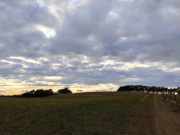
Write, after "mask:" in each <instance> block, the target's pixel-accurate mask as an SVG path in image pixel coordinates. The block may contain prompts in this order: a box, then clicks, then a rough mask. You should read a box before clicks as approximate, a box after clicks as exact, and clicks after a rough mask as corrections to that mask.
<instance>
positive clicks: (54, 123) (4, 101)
mask: <svg viewBox="0 0 180 135" xmlns="http://www.w3.org/2000/svg"><path fill="white" fill-rule="evenodd" d="M145 96H146V94H142V93H133V92H118V93H117V92H109V93H84V94H68V95H55V96H51V97H44V98H22V97H17V98H0V110H1V111H0V134H1V135H32V134H33V135H45V134H46V135H52V134H53V135H56V134H57V135H59V134H60V135H65V134H67V135H71V134H73V135H84V134H87V135H91V134H92V135H107V134H113V135H119V134H121V133H124V132H125V130H126V128H125V125H127V123H128V122H129V118H128V117H127V115H128V114H129V113H130V112H131V110H132V109H133V108H134V106H135V105H136V104H137V103H140V102H142V101H143V100H142V99H143V98H144V97H145Z"/></svg>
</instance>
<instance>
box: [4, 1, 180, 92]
mask: <svg viewBox="0 0 180 135" xmlns="http://www.w3.org/2000/svg"><path fill="white" fill-rule="evenodd" d="M179 13H180V1H179V0H149V1H147V0H31V1H30V0H18V2H17V1H12V0H1V1H0V16H1V17H0V94H14V93H17V94H18V93H22V92H24V91H26V90H31V89H39V88H43V89H49V88H52V89H53V90H58V89H60V88H64V87H69V88H70V89H71V90H72V91H73V92H77V90H83V91H84V92H88V91H116V90H117V89H118V87H119V86H122V85H127V84H132V85H136V84H140V85H148V86H152V85H156V86H165V87H175V86H180V14H179Z"/></svg>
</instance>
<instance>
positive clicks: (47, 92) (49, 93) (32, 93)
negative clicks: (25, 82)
mask: <svg viewBox="0 0 180 135" xmlns="http://www.w3.org/2000/svg"><path fill="white" fill-rule="evenodd" d="M71 93H72V91H71V90H69V89H68V88H64V89H59V90H58V91H57V92H54V91H53V90H52V89H48V90H44V89H38V90H31V91H27V92H25V93H23V94H21V95H13V96H5V95H1V96H0V97H46V96H52V95H61V94H71Z"/></svg>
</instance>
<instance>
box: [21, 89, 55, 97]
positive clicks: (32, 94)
mask: <svg viewBox="0 0 180 135" xmlns="http://www.w3.org/2000/svg"><path fill="white" fill-rule="evenodd" d="M51 95H54V92H53V90H52V89H49V90H43V89H39V90H36V91H35V90H31V91H30V92H26V93H24V94H22V95H21V96H23V97H45V96H51Z"/></svg>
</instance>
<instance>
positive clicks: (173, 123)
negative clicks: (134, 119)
mask: <svg viewBox="0 0 180 135" xmlns="http://www.w3.org/2000/svg"><path fill="white" fill-rule="evenodd" d="M153 102H154V124H155V131H156V134H157V135H180V113H176V112H173V110H172V108H170V107H169V106H168V104H167V103H165V101H163V99H162V97H161V96H160V95H154V96H153Z"/></svg>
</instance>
